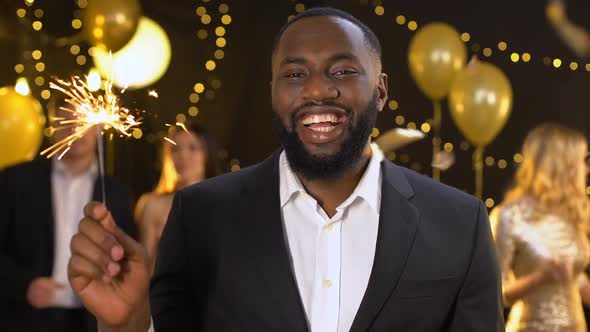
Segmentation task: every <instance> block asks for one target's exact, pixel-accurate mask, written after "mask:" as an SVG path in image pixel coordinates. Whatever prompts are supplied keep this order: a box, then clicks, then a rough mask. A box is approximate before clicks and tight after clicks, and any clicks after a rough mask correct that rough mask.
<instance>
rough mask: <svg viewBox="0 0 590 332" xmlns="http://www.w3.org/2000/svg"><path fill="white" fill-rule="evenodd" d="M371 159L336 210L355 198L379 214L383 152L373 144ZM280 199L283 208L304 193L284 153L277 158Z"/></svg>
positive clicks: (350, 202)
mask: <svg viewBox="0 0 590 332" xmlns="http://www.w3.org/2000/svg"><path fill="white" fill-rule="evenodd" d="M371 150H372V153H371V159H370V160H369V165H368V166H367V169H366V170H365V173H364V174H363V176H362V178H361V180H360V181H359V184H358V185H357V187H356V188H355V190H354V191H353V193H352V194H351V195H350V197H349V198H348V199H346V201H344V203H342V204H341V205H340V206H339V207H338V208H345V207H347V206H348V205H350V204H352V202H354V200H355V199H356V198H357V197H361V198H362V199H364V200H365V201H366V202H367V203H368V204H369V205H370V206H371V207H372V208H373V209H374V210H375V212H377V213H379V209H380V206H381V161H382V160H383V152H382V151H381V149H379V147H378V146H377V145H376V144H375V143H372V144H371ZM279 177H280V182H279V183H280V189H279V190H280V196H281V197H280V198H281V207H284V206H285V205H286V204H287V203H288V202H289V201H290V200H291V198H292V197H293V196H294V195H295V194H296V193H304V192H306V191H305V188H304V187H303V184H302V183H301V180H299V177H298V176H297V175H296V174H295V173H294V172H293V170H292V168H291V165H289V161H288V160H287V155H286V153H285V151H283V152H281V156H280V158H279Z"/></svg>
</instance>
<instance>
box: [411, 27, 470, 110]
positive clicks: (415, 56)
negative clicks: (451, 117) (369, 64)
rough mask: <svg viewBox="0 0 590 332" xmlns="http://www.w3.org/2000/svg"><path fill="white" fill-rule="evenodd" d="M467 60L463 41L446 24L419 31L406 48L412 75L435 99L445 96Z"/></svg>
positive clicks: (430, 96) (428, 94)
mask: <svg viewBox="0 0 590 332" xmlns="http://www.w3.org/2000/svg"><path fill="white" fill-rule="evenodd" d="M466 60H467V50H466V48H465V43H463V41H462V40H461V37H460V36H459V33H458V32H457V31H456V30H455V29H454V28H453V27H451V26H450V25H448V24H446V23H439V22H437V23H431V24H428V25H426V26H424V27H423V28H421V29H420V30H418V32H417V33H416V35H415V36H414V38H413V39H412V41H411V42H410V48H409V50H408V62H409V65H410V72H411V73H412V77H413V78H414V80H415V81H416V83H417V84H418V87H419V88H420V89H421V90H422V92H424V94H426V95H427V96H428V97H429V98H430V99H432V100H434V101H439V100H441V99H442V98H444V97H446V96H447V94H448V93H449V88H450V86H451V82H452V80H453V78H454V77H455V75H456V74H457V72H459V71H460V70H461V69H462V68H463V67H464V66H465V61H466Z"/></svg>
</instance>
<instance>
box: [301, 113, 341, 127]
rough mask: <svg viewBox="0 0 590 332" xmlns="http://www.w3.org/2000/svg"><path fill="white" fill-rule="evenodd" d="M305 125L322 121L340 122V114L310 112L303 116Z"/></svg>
mask: <svg viewBox="0 0 590 332" xmlns="http://www.w3.org/2000/svg"><path fill="white" fill-rule="evenodd" d="M302 122H303V124H304V125H310V124H315V123H322V122H332V123H336V122H338V116H337V115H336V114H333V113H328V114H310V115H308V116H306V117H305V118H303V120H302Z"/></svg>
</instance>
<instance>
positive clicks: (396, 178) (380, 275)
mask: <svg viewBox="0 0 590 332" xmlns="http://www.w3.org/2000/svg"><path fill="white" fill-rule="evenodd" d="M381 169H382V175H383V176H382V178H383V181H382V188H381V208H380V210H381V211H380V215H379V230H378V235H377V247H376V248H375V259H374V261H373V270H372V271H371V276H370V278H369V284H368V285H367V290H366V291H365V295H364V297H363V300H362V301H361V305H360V307H359V310H358V312H357V314H356V316H355V319H354V321H353V324H352V328H351V330H350V331H351V332H361V331H363V332H364V331H367V330H369V328H370V326H371V324H372V323H373V321H374V320H375V318H376V317H377V315H378V314H379V312H380V310H381V308H382V307H383V306H384V305H385V303H386V302H387V300H388V299H389V297H390V296H391V294H392V292H393V290H394V289H395V288H396V286H397V283H398V281H399V279H400V277H401V274H402V272H403V270H404V266H405V264H406V260H407V258H408V254H409V252H410V249H411V248H412V244H413V241H414V235H415V233H416V229H417V226H418V222H419V213H418V210H417V209H416V207H415V206H414V205H412V204H411V203H410V202H409V200H408V199H409V198H411V197H412V196H413V190H412V187H411V186H410V184H409V183H408V182H407V179H406V178H405V176H404V174H403V173H402V172H401V170H400V169H399V168H398V167H397V166H395V165H393V164H392V163H390V162H389V161H384V162H382V168H381Z"/></svg>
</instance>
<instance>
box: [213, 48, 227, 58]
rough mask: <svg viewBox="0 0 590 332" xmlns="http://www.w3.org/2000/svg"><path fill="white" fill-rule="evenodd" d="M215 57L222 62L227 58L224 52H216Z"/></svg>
mask: <svg viewBox="0 0 590 332" xmlns="http://www.w3.org/2000/svg"><path fill="white" fill-rule="evenodd" d="M213 56H214V57H215V59H217V60H221V59H223V57H224V56H225V53H224V52H223V50H216V51H215V53H213Z"/></svg>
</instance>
